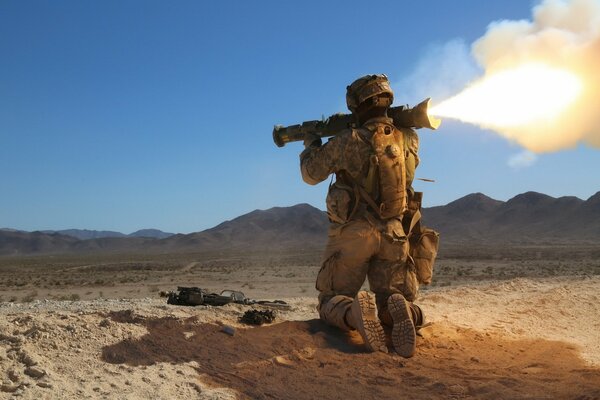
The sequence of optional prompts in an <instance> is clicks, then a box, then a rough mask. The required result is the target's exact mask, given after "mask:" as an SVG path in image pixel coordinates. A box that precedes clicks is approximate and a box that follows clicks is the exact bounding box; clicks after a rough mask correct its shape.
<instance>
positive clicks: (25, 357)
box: [20, 351, 37, 367]
mask: <svg viewBox="0 0 600 400" xmlns="http://www.w3.org/2000/svg"><path fill="white" fill-rule="evenodd" d="M20 359H21V362H22V363H23V364H25V365H26V366H27V367H33V366H34V365H37V361H36V360H34V359H33V357H31V356H30V355H29V354H27V353H25V352H24V351H23V352H21V357H20Z"/></svg>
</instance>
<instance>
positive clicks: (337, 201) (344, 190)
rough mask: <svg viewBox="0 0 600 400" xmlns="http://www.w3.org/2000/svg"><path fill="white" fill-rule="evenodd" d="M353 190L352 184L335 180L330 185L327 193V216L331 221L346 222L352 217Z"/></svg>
mask: <svg viewBox="0 0 600 400" xmlns="http://www.w3.org/2000/svg"><path fill="white" fill-rule="evenodd" d="M353 192H354V191H353V190H352V188H351V187H350V186H348V185H344V184H343V183H340V182H337V181H336V182H335V183H333V184H331V185H330V186H329V192H328V193H327V201H326V203H327V216H328V217H329V221H330V222H335V223H337V224H345V223H346V222H348V219H349V217H350V212H351V211H352V210H351V209H350V208H351V206H352V205H353V202H352V195H353Z"/></svg>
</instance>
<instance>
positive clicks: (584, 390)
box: [102, 317, 600, 399]
mask: <svg viewBox="0 0 600 400" xmlns="http://www.w3.org/2000/svg"><path fill="white" fill-rule="evenodd" d="M138 323H140V324H142V325H143V326H145V328H146V329H147V330H148V333H147V334H145V335H143V336H141V337H140V338H135V339H126V340H123V341H121V342H119V343H116V344H114V345H110V346H106V347H104V348H103V350H102V359H103V360H104V361H106V362H109V363H113V364H126V365H129V366H134V367H139V366H144V365H145V366H149V365H154V364H156V363H165V362H166V363H173V364H178V363H188V362H196V363H197V367H195V368H196V370H197V371H198V373H199V374H200V378H201V379H202V380H203V381H205V382H207V381H208V382H210V383H212V384H213V385H214V386H216V387H222V386H225V387H229V388H233V389H235V390H236V391H237V392H239V393H241V394H243V395H244V396H246V397H248V398H251V399H269V398H275V399H284V398H294V399H314V398H315V396H318V397H320V398H327V399H365V398H386V399H388V398H389V399H392V398H398V396H400V394H401V396H402V397H403V398H411V397H412V398H422V399H426V398H432V399H439V398H467V397H471V396H473V397H477V398H489V399H498V398H513V399H517V398H536V399H541V398H577V397H581V398H586V397H585V396H588V397H587V398H594V397H596V398H598V397H600V370H599V369H597V368H592V367H589V366H587V365H586V364H585V363H584V362H583V361H582V359H581V358H580V357H579V355H578V353H577V349H576V348H575V347H574V346H573V345H570V344H568V343H563V342H558V341H548V340H541V339H538V340H512V339H508V338H503V337H502V336H498V335H492V334H489V333H487V334H486V333H482V332H478V331H476V330H473V329H465V328H460V327H456V326H454V325H450V324H447V323H442V324H434V325H432V326H431V327H428V328H425V329H424V330H423V332H422V335H423V336H422V337H420V338H419V340H418V349H417V355H416V356H415V357H414V358H412V359H408V360H407V359H403V358H401V357H399V356H395V355H388V354H383V353H367V352H365V351H364V349H363V347H362V346H361V340H360V337H358V336H357V335H355V334H346V333H344V332H341V331H339V330H337V329H334V328H330V327H327V326H325V325H324V324H323V323H322V322H320V321H319V320H310V321H286V322H282V323H279V324H275V325H271V326H263V327H256V328H247V329H238V330H237V331H236V333H235V334H234V335H233V336H229V335H226V334H225V333H224V332H223V330H222V327H221V326H219V325H216V324H207V323H202V322H200V321H199V320H198V318H196V317H192V318H188V319H185V320H183V321H182V320H178V319H175V318H158V319H150V320H147V321H139V322H138Z"/></svg>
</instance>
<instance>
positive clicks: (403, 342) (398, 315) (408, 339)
mask: <svg viewBox="0 0 600 400" xmlns="http://www.w3.org/2000/svg"><path fill="white" fill-rule="evenodd" d="M387 304H388V310H389V312H390V315H391V316H392V320H393V322H394V323H393V325H392V345H393V346H394V350H395V351H396V353H398V354H400V355H401V356H402V357H405V358H408V357H412V356H413V355H414V354H415V350H416V348H417V334H416V331H415V324H414V322H413V316H412V312H411V307H410V303H409V302H408V301H407V300H406V299H405V298H404V296H402V295H401V294H400V293H394V294H392V295H391V296H390V297H388V300H387Z"/></svg>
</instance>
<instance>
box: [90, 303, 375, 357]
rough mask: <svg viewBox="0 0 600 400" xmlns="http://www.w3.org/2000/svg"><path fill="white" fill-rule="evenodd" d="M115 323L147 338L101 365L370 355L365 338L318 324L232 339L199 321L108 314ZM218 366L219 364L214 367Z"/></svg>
mask: <svg viewBox="0 0 600 400" xmlns="http://www.w3.org/2000/svg"><path fill="white" fill-rule="evenodd" d="M107 317H108V318H110V319H111V320H112V321H113V323H121V324H136V325H142V326H144V327H146V329H147V330H148V333H147V334H145V335H143V336H141V337H139V338H132V339H125V340H123V341H121V342H119V343H116V344H112V345H108V346H105V347H104V348H103V349H102V356H101V357H102V359H103V360H104V361H106V362H109V363H113V364H128V365H132V366H138V365H152V364H154V363H157V362H170V363H184V362H189V361H197V362H198V363H205V362H209V363H212V365H213V366H216V364H222V365H231V364H239V363H244V362H253V361H261V360H270V359H273V358H274V357H277V356H288V357H292V358H298V357H302V355H300V354H299V353H298V351H299V350H302V349H310V350H307V351H308V352H311V353H312V355H311V356H312V357H318V352H319V350H320V349H328V350H332V349H334V350H336V351H339V352H341V353H346V354H354V353H365V352H366V350H365V349H364V347H363V346H361V343H360V338H357V337H356V335H351V334H346V333H344V332H342V331H340V330H338V329H336V328H332V327H329V326H327V325H325V324H324V323H322V322H321V321H320V320H318V319H313V320H309V321H285V322H281V323H275V324H270V325H263V326H260V327H248V328H241V329H236V331H235V333H234V334H233V335H228V334H226V333H225V332H224V331H223V327H222V326H219V325H217V324H211V323H203V322H200V321H199V320H198V318H196V317H190V318H187V319H179V318H174V317H164V318H144V317H140V316H137V315H135V314H133V313H132V312H131V311H119V312H111V313H109V314H107ZM215 363H216V364H215Z"/></svg>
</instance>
